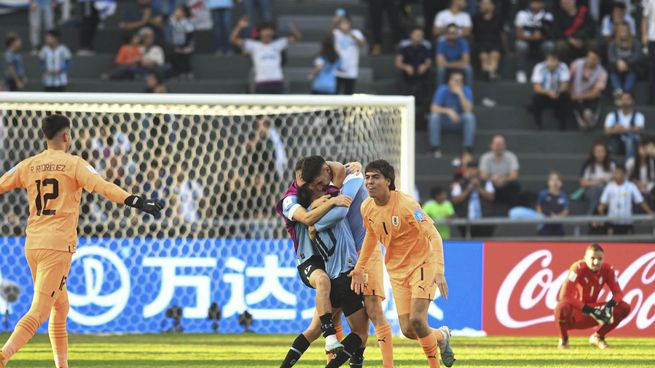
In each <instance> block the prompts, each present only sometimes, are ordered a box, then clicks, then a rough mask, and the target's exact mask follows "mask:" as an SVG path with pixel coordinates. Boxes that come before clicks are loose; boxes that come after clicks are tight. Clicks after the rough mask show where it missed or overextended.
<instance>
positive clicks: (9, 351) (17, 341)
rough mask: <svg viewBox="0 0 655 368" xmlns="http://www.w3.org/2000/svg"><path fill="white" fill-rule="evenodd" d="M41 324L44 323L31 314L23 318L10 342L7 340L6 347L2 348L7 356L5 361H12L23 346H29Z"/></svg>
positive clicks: (10, 337)
mask: <svg viewBox="0 0 655 368" xmlns="http://www.w3.org/2000/svg"><path fill="white" fill-rule="evenodd" d="M41 323H42V322H40V321H39V320H37V319H36V318H34V317H32V316H31V315H29V314H26V315H25V316H23V318H21V320H20V321H18V324H17V325H16V329H14V332H13V333H12V334H11V336H9V340H7V342H6V343H5V346H3V347H2V353H3V355H4V356H5V359H7V360H9V359H11V357H12V356H13V355H14V354H16V352H17V351H18V350H19V349H20V348H22V347H23V345H25V344H27V342H28V341H30V339H31V338H32V336H34V334H35V333H36V330H37V329H38V328H39V326H41Z"/></svg>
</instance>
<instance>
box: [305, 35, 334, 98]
mask: <svg viewBox="0 0 655 368" xmlns="http://www.w3.org/2000/svg"><path fill="white" fill-rule="evenodd" d="M339 68H341V60H340V59H339V54H337V50H336V49H335V48H334V34H333V33H331V32H330V33H328V34H327V35H326V36H325V37H323V41H322V42H321V54H320V55H319V56H318V57H317V58H316V59H315V60H314V69H312V71H311V72H310V73H309V76H308V78H309V80H310V81H312V94H319V95H334V94H336V93H337V70H339Z"/></svg>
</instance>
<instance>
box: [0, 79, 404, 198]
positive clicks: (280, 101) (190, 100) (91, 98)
mask: <svg viewBox="0 0 655 368" xmlns="http://www.w3.org/2000/svg"><path fill="white" fill-rule="evenodd" d="M3 103H19V104H20V103H25V104H38V103H47V104H75V103H85V104H100V105H107V108H108V109H109V108H110V107H111V106H112V105H113V106H116V105H121V104H139V105H144V106H145V107H146V108H147V105H198V107H199V111H198V113H199V114H202V109H203V107H205V106H221V105H224V106H234V105H257V106H270V107H271V108H272V109H275V107H276V106H283V105H294V106H298V107H302V106H308V107H309V106H312V107H316V106H324V107H328V108H329V107H366V106H372V107H379V106H384V107H396V108H399V109H400V111H401V119H400V124H401V137H400V141H401V147H400V166H401V167H399V168H397V170H398V171H399V172H400V176H399V178H398V179H399V180H398V187H399V189H400V190H401V191H403V192H405V193H407V194H410V195H411V194H412V193H414V175H415V173H414V149H415V147H414V140H415V131H414V127H415V121H414V97H413V96H374V95H352V96H324V95H321V96H317V95H250V94H144V93H45V92H0V110H4V109H5V107H4V106H3ZM201 106H203V107H201ZM107 111H112V112H116V110H114V109H111V110H107ZM144 112H147V111H144Z"/></svg>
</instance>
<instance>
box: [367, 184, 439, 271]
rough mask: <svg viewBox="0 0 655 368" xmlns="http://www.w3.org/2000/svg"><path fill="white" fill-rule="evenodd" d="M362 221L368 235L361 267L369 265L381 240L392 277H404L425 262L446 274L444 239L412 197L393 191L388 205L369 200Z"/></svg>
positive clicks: (386, 263)
mask: <svg viewBox="0 0 655 368" xmlns="http://www.w3.org/2000/svg"><path fill="white" fill-rule="evenodd" d="M362 218H363V219H364V227H366V236H365V237H364V244H363V245H362V250H361V253H360V257H359V260H358V262H357V266H356V267H357V268H363V267H364V265H366V262H367V261H368V259H369V258H370V257H371V254H372V253H373V251H374V250H375V247H376V246H377V242H378V241H379V242H381V243H382V244H384V245H385V247H386V250H387V251H386V255H385V261H384V262H385V265H386V267H387V271H388V272H389V276H391V277H392V278H403V275H409V274H410V273H411V271H413V270H415V269H416V268H417V267H419V266H421V265H422V264H424V263H436V265H437V266H436V267H437V269H438V270H440V271H441V272H443V267H444V257H443V244H442V241H441V236H440V235H439V232H438V231H437V229H436V228H435V227H434V223H433V222H432V219H431V218H430V217H429V216H427V215H426V214H425V212H423V210H422V209H421V205H419V204H418V202H416V201H415V200H414V199H413V198H412V197H410V196H408V195H406V194H404V193H401V192H398V191H392V192H391V197H390V198H389V202H387V204H385V205H384V206H378V205H377V204H375V201H374V200H373V198H368V199H366V200H365V201H364V203H362Z"/></svg>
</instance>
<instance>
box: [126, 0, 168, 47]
mask: <svg viewBox="0 0 655 368" xmlns="http://www.w3.org/2000/svg"><path fill="white" fill-rule="evenodd" d="M136 5H137V6H136V7H132V8H131V9H128V10H127V11H126V12H125V13H124V14H123V20H122V21H121V22H120V23H118V27H119V28H120V29H121V30H123V31H124V32H128V33H133V32H136V31H139V30H140V29H142V28H144V27H149V28H151V29H152V30H153V31H154V32H155V33H156V35H157V37H158V38H160V37H161V36H162V35H163V30H164V17H163V16H162V15H161V13H159V12H158V11H157V10H155V9H153V6H152V0H137V4H136ZM160 39H161V38H160Z"/></svg>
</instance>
